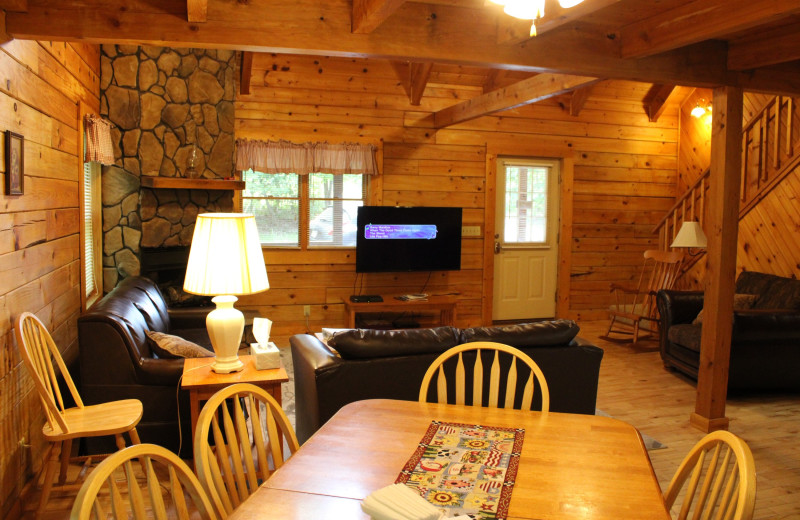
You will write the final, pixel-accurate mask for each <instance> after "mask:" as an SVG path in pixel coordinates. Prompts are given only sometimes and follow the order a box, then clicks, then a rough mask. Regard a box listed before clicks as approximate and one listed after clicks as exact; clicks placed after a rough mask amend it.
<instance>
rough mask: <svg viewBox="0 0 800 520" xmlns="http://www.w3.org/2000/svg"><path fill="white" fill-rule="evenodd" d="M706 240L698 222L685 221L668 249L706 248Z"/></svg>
mask: <svg viewBox="0 0 800 520" xmlns="http://www.w3.org/2000/svg"><path fill="white" fill-rule="evenodd" d="M707 245H708V240H707V239H706V234H705V233H703V228H702V227H700V223H699V222H695V221H686V222H684V223H683V224H682V225H681V229H680V230H679V231H678V234H677V235H676V236H675V240H673V241H672V245H671V246H670V247H706V246H707Z"/></svg>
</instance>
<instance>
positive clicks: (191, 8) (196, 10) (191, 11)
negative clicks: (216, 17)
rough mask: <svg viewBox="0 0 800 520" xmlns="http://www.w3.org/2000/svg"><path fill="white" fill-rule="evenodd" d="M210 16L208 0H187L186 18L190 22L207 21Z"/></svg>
mask: <svg viewBox="0 0 800 520" xmlns="http://www.w3.org/2000/svg"><path fill="white" fill-rule="evenodd" d="M207 18H208V0H186V19H187V20H188V21H189V22H205V21H206V19H207Z"/></svg>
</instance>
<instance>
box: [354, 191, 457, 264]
mask: <svg viewBox="0 0 800 520" xmlns="http://www.w3.org/2000/svg"><path fill="white" fill-rule="evenodd" d="M356 224H357V232H358V235H357V236H356V272H359V273H377V272H389V271H456V270H459V269H461V208H437V207H413V208H412V207H394V206H361V207H359V208H358V214H357V217H356Z"/></svg>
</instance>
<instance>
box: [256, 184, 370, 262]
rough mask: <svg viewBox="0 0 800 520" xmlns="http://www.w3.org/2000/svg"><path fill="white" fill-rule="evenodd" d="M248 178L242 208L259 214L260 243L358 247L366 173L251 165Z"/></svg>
mask: <svg viewBox="0 0 800 520" xmlns="http://www.w3.org/2000/svg"><path fill="white" fill-rule="evenodd" d="M244 180H245V181H246V183H247V188H246V189H245V191H244V192H243V193H242V210H243V211H244V212H245V213H252V214H253V215H255V217H256V222H257V224H258V231H259V235H260V237H261V244H262V245H264V246H276V247H280V246H283V247H301V248H304V249H305V248H315V247H355V245H356V212H357V211H358V207H359V206H362V205H363V204H364V194H365V193H366V191H367V190H366V186H365V185H366V176H364V175H360V174H344V175H332V174H328V173H310V174H308V175H297V174H294V173H276V174H264V173H261V172H257V171H254V170H247V171H245V172H244Z"/></svg>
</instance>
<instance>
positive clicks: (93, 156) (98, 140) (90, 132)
mask: <svg viewBox="0 0 800 520" xmlns="http://www.w3.org/2000/svg"><path fill="white" fill-rule="evenodd" d="M83 129H84V133H85V134H86V148H85V149H84V155H83V162H92V161H96V162H99V163H100V164H114V147H113V146H112V145H111V123H110V122H108V121H106V120H105V119H103V118H101V117H100V116H96V115H94V114H86V115H85V116H84V117H83Z"/></svg>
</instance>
